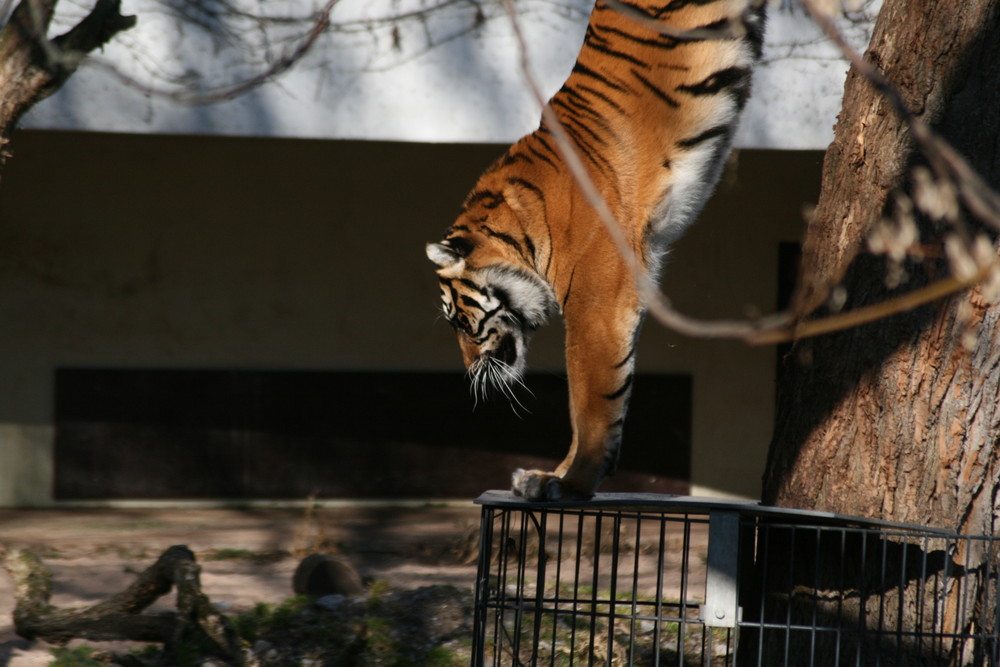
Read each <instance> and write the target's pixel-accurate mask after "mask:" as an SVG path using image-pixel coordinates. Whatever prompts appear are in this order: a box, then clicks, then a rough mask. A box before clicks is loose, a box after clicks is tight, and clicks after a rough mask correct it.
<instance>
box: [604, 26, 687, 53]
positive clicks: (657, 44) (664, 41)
mask: <svg viewBox="0 0 1000 667" xmlns="http://www.w3.org/2000/svg"><path fill="white" fill-rule="evenodd" d="M596 27H597V28H599V29H600V30H601V31H603V32H606V33H610V34H612V35H615V36H617V37H620V38H622V39H626V40H628V41H630V42H634V43H636V44H641V45H643V46H649V47H652V48H655V49H665V50H668V51H669V50H671V49H676V48H677V46H678V45H679V44H682V43H683V42H681V41H680V40H678V39H674V38H672V37H668V36H667V35H658V36H656V37H653V38H648V37H639V36H638V35H633V34H632V33H630V32H626V31H624V30H620V29H618V28H612V27H611V26H604V25H602V26H596Z"/></svg>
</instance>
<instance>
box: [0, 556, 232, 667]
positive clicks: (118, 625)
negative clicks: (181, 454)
mask: <svg viewBox="0 0 1000 667" xmlns="http://www.w3.org/2000/svg"><path fill="white" fill-rule="evenodd" d="M0 556H2V559H0V560H2V565H3V567H4V569H6V570H7V572H8V574H9V575H10V577H11V579H12V580H13V582H14V599H15V608H14V614H13V616H14V630H15V631H16V632H17V634H18V635H20V636H21V637H24V638H25V639H44V640H45V641H48V642H52V643H56V644H64V643H66V642H68V641H69V640H70V639H88V640H91V641H113V640H132V641H142V642H159V643H162V644H164V647H165V649H166V650H167V651H168V652H169V651H173V650H175V649H177V648H179V647H180V646H182V645H190V644H192V643H193V644H195V645H197V646H202V647H205V648H206V649H207V650H208V651H210V652H211V653H213V654H215V655H217V656H218V657H219V658H222V659H224V660H226V661H227V662H229V663H230V664H232V665H235V666H241V665H243V662H244V660H243V651H242V648H241V646H240V639H239V636H238V635H237V634H236V631H235V630H234V629H233V626H232V623H230V621H229V619H228V618H226V616H225V615H223V614H221V613H219V611H218V610H217V609H215V607H213V606H212V603H211V601H210V600H209V598H208V596H206V595H205V594H204V593H203V592H202V590H201V582H200V579H199V572H200V568H199V567H198V564H197V562H196V561H195V556H194V553H192V552H191V550H190V549H188V548H187V547H186V546H172V547H170V548H169V549H167V550H166V551H164V552H163V553H162V554H161V555H160V557H159V558H158V559H157V561H156V562H155V563H154V564H153V565H151V566H149V567H148V568H146V570H145V571H143V572H142V573H141V574H139V576H138V577H137V579H136V580H135V582H134V583H132V585H130V586H129V587H128V588H126V589H125V590H124V591H122V592H120V593H117V594H115V595H113V596H111V597H110V598H108V599H107V600H104V601H103V602H98V603H97V604H94V605H91V606H89V607H82V608H71V609H59V608H57V607H54V606H53V605H52V604H50V602H49V600H50V599H51V597H52V573H51V572H50V571H49V569H48V568H47V567H45V565H43V564H42V562H41V560H39V558H38V557H37V556H36V555H35V554H34V553H32V552H31V551H29V550H27V549H11V550H9V551H7V552H5V553H2V554H0ZM174 587H176V588H177V611H176V612H166V613H161V614H143V613H142V612H143V611H144V610H145V609H146V608H148V607H149V606H150V605H151V604H153V603H154V602H155V601H156V600H157V599H159V598H160V597H162V596H163V595H166V594H167V593H169V592H170V590H171V589H172V588H174Z"/></svg>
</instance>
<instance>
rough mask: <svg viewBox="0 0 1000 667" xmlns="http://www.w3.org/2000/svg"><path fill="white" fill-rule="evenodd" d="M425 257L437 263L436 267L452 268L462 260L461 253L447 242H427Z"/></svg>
mask: <svg viewBox="0 0 1000 667" xmlns="http://www.w3.org/2000/svg"><path fill="white" fill-rule="evenodd" d="M427 259H429V260H431V261H432V262H434V263H435V264H437V265H438V268H441V269H448V268H454V267H455V266H456V265H457V264H458V263H459V262H462V261H464V257H463V256H462V253H460V252H459V251H458V250H456V249H455V248H453V247H452V246H450V245H449V244H448V243H428V244H427Z"/></svg>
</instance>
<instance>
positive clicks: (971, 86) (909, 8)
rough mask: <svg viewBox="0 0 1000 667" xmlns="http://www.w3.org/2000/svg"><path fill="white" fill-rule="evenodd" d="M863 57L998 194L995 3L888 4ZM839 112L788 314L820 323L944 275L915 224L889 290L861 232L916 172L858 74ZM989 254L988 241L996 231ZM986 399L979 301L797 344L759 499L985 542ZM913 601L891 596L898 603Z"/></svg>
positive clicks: (990, 484)
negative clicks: (834, 299) (833, 293)
mask: <svg viewBox="0 0 1000 667" xmlns="http://www.w3.org/2000/svg"><path fill="white" fill-rule="evenodd" d="M866 57H867V58H868V59H869V61H871V62H873V63H875V64H876V65H877V66H878V67H879V68H880V69H881V70H882V71H883V72H884V73H885V74H886V77H887V78H888V79H889V81H890V82H892V83H893V84H894V85H895V86H896V87H897V88H899V90H900V91H901V93H902V94H903V97H904V99H905V100H906V102H907V104H908V105H909V107H910V109H911V110H912V111H913V112H914V113H916V114H918V115H922V116H923V118H924V119H925V120H926V121H928V123H930V124H931V125H933V126H935V127H936V128H937V130H938V131H939V132H940V133H941V134H942V135H943V136H944V138H945V139H946V140H948V141H949V142H950V143H951V144H952V145H953V146H954V147H955V148H956V149H957V150H958V151H959V152H960V153H962V154H963V155H964V156H966V158H967V159H968V160H969V161H970V163H971V164H972V166H973V167H974V168H975V169H976V170H977V171H978V172H979V173H980V174H981V175H983V177H984V178H985V179H986V180H987V181H988V182H989V183H990V185H992V186H993V187H994V188H995V187H996V186H997V185H998V184H1000V0H975V1H971V0H970V1H969V2H954V1H953V0H886V2H885V5H884V7H883V9H882V11H881V14H880V16H879V18H878V22H877V24H876V28H875V33H874V35H873V38H872V42H871V45H870V47H869V50H868V53H867V54H866ZM844 100H845V101H844V108H843V111H842V112H841V116H840V119H839V122H838V125H837V128H836V136H835V139H834V142H833V144H832V145H831V146H830V148H829V149H828V151H827V154H826V159H825V163H824V172H823V182H822V192H821V195H820V201H819V203H818V205H817V208H816V211H815V214H814V216H813V218H812V220H811V222H810V224H809V227H808V230H807V234H806V238H805V241H804V244H803V263H802V276H803V279H802V280H801V281H800V286H799V292H798V294H797V296H796V301H795V306H796V307H797V308H799V309H800V310H799V312H810V311H815V309H816V308H817V306H819V310H818V311H815V312H819V313H822V312H823V310H824V309H825V308H826V307H827V306H826V305H823V304H824V303H825V299H826V295H827V293H828V289H827V286H828V285H832V284H836V283H837V282H839V281H842V282H841V284H842V286H843V289H844V292H843V294H845V295H846V303H845V304H844V308H845V309H850V308H853V307H857V306H864V305H867V304H871V303H876V302H879V301H881V300H884V299H885V298H886V297H888V296H891V295H893V294H895V293H898V292H906V291H909V290H911V289H914V288H916V287H920V286H921V285H924V284H927V283H929V282H931V281H933V280H934V279H935V278H940V277H943V276H944V275H947V274H948V272H949V267H948V264H947V262H946V261H945V259H944V257H945V253H944V250H943V233H944V230H943V229H942V227H941V225H940V224H939V223H936V222H934V221H931V220H927V219H921V218H918V219H917V227H918V229H919V231H920V236H921V238H920V240H919V244H920V247H922V248H923V249H924V253H923V255H924V256H923V258H922V259H920V260H917V259H915V258H913V257H910V258H908V259H906V260H904V262H903V265H902V268H903V269H904V270H905V273H906V275H907V276H908V279H907V280H905V281H903V284H902V285H900V286H899V287H892V286H890V284H891V282H892V281H891V280H889V279H888V276H890V275H891V272H892V269H893V265H892V264H891V262H890V261H888V260H886V259H885V258H884V257H882V256H876V255H873V254H870V253H868V252H866V250H865V248H866V246H865V240H866V238H867V236H868V234H869V232H870V231H871V230H872V228H873V225H874V224H876V223H877V222H878V220H879V219H880V218H882V217H892V216H893V215H894V214H897V213H898V212H899V211H900V210H901V209H905V208H906V207H905V206H903V205H900V204H899V203H898V200H896V199H895V198H893V197H892V196H891V195H892V193H893V192H894V191H902V192H903V193H904V198H903V200H902V201H904V202H906V201H910V200H908V199H906V197H905V195H906V194H907V192H908V189H909V188H910V187H911V184H910V180H909V178H908V173H909V170H910V168H911V167H913V166H914V164H919V162H920V156H919V155H915V154H914V150H913V144H912V142H911V140H910V137H909V134H908V131H907V130H906V128H905V125H904V124H903V123H901V122H900V120H899V119H898V118H897V117H896V115H895V114H894V113H893V111H892V109H891V107H890V105H889V104H888V103H887V102H886V101H885V100H883V99H882V98H881V96H880V94H879V93H877V92H876V91H875V90H874V89H872V88H871V86H869V85H868V84H867V82H865V81H864V80H863V79H862V78H861V77H860V76H859V75H858V74H857V73H856V72H854V71H852V72H851V73H850V75H849V76H848V81H847V85H846V89H845V98H844ZM990 238H992V239H993V242H994V243H995V241H996V234H995V232H994V233H992V235H991V236H990ZM994 250H995V246H994ZM897 268H898V267H897ZM998 396H1000V306H997V305H996V304H993V303H990V302H989V300H988V299H987V298H984V294H983V290H982V289H979V288H975V289H970V290H968V291H966V292H964V293H960V294H957V295H955V296H953V297H951V298H948V299H945V300H943V301H940V302H936V303H932V304H930V305H927V306H924V307H922V308H919V309H917V310H914V311H910V312H907V313H902V314H899V315H895V316H892V317H890V318H888V319H884V320H881V321H878V322H875V323H873V324H870V325H865V326H862V327H858V328H855V329H852V330H847V331H843V332H839V333H836V334H832V335H827V336H824V337H821V338H817V339H815V340H808V341H800V342H798V343H797V344H796V345H795V347H794V348H793V350H792V351H791V353H789V354H788V355H787V356H786V358H785V359H784V360H783V369H782V372H781V375H780V377H779V385H778V402H777V413H776V423H775V433H774V439H773V441H772V443H771V449H770V454H769V457H768V462H767V468H766V472H765V475H764V485H763V500H764V502H765V503H768V504H774V505H781V506H788V507H799V508H807V509H817V510H824V511H832V512H839V513H845V514H852V515H859V516H865V517H872V518H882V519H890V520H895V521H901V522H906V523H912V524H919V525H929V526H935V527H939V528H946V529H949V530H954V531H957V532H960V533H966V534H977V535H993V534H994V532H995V529H996V527H997V525H996V521H997V513H998V511H1000V508H998V505H997V502H998V498H997V491H998V490H1000V464H998V460H997V457H996V456H995V455H994V450H995V447H996V445H997V444H998V434H1000V405H998V403H1000V401H998ZM981 551H982V553H976V554H971V555H970V554H966V553H961V554H953V555H952V558H953V560H954V561H955V562H956V563H961V564H962V565H963V566H965V567H966V570H969V571H968V574H967V580H966V581H965V582H964V584H963V585H965V586H970V587H985V586H989V585H990V584H989V578H988V577H984V576H982V575H983V571H982V570H981V569H977V568H979V567H980V566H982V565H984V564H986V565H990V566H991V567H992V568H994V569H995V566H996V563H989V562H987V561H990V560H991V559H993V558H995V555H990V553H989V550H988V549H987V550H981ZM970 567H971V570H970ZM966 570H962V571H963V572H964V571H966ZM917 588H919V584H911V585H907V586H904V587H903V590H900V591H897V593H896V594H897V595H898V596H900V597H899V599H900V600H903V599H905V598H907V597H908V596H911V597H912V596H915V595H919V593H918V592H916V589H917ZM971 599H978V597H973V598H971ZM905 606H906V605H904V604H903V603H902V602H900V608H901V609H902V608H904V607H905ZM918 608H919V605H911V606H910V607H909V612H910V613H919V612H914V609H918ZM993 611H995V610H993ZM901 613H902V612H901ZM962 613H963V614H964V615H965V616H964V618H963V619H961V620H960V623H959V625H960V627H963V628H969V627H973V626H976V625H977V623H978V621H977V619H976V618H975V615H976V614H977V613H979V612H978V611H976V610H975V609H973V605H970V608H969V609H967V610H963V611H962ZM980 620H981V619H980ZM991 625H992V624H990V626H991ZM978 627H980V628H982V627H983V626H982V624H979V625H978ZM939 648H940V651H939V652H940V653H941V655H939V656H935V657H934V658H933V659H931V658H929V657H927V656H924V655H921V656H918V657H917V659H918V661H919V664H938V662H937V660H938V659H940V660H941V661H942V664H943V663H944V662H947V661H948V660H950V659H951V658H948V657H946V654H948V653H949V651H952V648H953V647H952V648H949V646H948V642H943V643H942V646H941V647H939ZM925 658H926V661H924V660H925ZM883 664H895V663H883Z"/></svg>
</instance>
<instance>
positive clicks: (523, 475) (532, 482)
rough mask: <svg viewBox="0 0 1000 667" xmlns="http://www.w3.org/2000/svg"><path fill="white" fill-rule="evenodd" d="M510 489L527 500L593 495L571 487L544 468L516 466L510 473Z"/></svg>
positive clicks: (575, 498)
mask: <svg viewBox="0 0 1000 667" xmlns="http://www.w3.org/2000/svg"><path fill="white" fill-rule="evenodd" d="M511 491H513V492H514V495H515V496H521V497H523V498H526V499H527V500H545V501H550V502H552V501H557V500H586V499H587V498H590V497H591V496H593V493H592V492H590V491H586V492H584V491H580V490H578V489H575V488H573V486H572V485H571V484H568V483H567V481H566V480H564V479H563V478H562V477H560V476H559V475H556V474H555V473H552V472H545V471H544V470H524V469H521V468H518V469H517V470H515V471H514V474H513V475H511Z"/></svg>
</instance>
